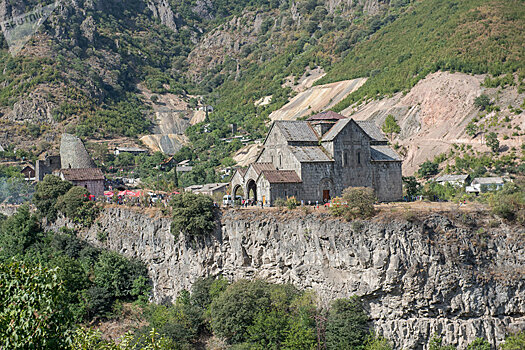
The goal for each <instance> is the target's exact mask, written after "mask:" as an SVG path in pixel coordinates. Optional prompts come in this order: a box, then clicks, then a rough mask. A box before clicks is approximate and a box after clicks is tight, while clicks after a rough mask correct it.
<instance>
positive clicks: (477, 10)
mask: <svg viewBox="0 0 525 350" xmlns="http://www.w3.org/2000/svg"><path fill="white" fill-rule="evenodd" d="M524 31H525V1H522V0H464V1H455V0H446V1H443V0H427V1H420V2H417V3H415V4H413V5H412V6H411V8H410V9H409V10H408V11H406V12H405V13H404V15H403V16H401V17H400V18H398V19H397V20H396V21H394V22H392V23H391V24H389V25H387V26H385V27H384V28H383V29H381V30H380V31H378V32H377V33H376V34H374V35H373V36H372V37H371V38H370V39H369V40H367V41H366V42H364V43H362V44H359V45H357V46H356V47H355V48H354V50H352V51H351V52H349V54H348V55H347V56H346V57H345V59H344V60H343V61H342V62H340V63H336V64H334V65H333V66H332V67H331V69H330V71H329V73H328V74H327V76H326V77H324V78H323V79H322V80H321V81H319V82H318V84H324V83H328V82H333V81H338V80H344V79H350V78H357V77H365V76H366V77H370V79H369V80H368V82H367V83H366V84H365V85H364V86H363V87H362V88H361V89H360V90H359V91H357V92H356V93H354V94H352V95H351V96H349V97H348V98H347V99H346V100H345V101H343V102H341V103H340V104H339V105H338V106H337V107H336V110H338V111H340V110H343V109H344V108H346V107H348V106H349V105H350V104H352V103H354V102H357V101H361V100H363V99H364V98H375V97H378V96H382V95H385V94H391V93H395V92H398V91H406V90H408V89H410V88H411V87H412V86H414V85H415V84H416V83H417V82H418V81H419V80H421V79H423V78H424V77H425V76H426V75H427V74H429V73H430V72H434V71H437V70H447V71H452V72H454V71H459V72H464V73H473V74H480V73H490V74H492V75H495V76H499V75H502V74H505V73H513V72H519V82H518V83H519V84H521V86H523V87H525V83H524V82H523V79H524V78H525V63H524V57H525V47H524V46H523V33H524Z"/></svg>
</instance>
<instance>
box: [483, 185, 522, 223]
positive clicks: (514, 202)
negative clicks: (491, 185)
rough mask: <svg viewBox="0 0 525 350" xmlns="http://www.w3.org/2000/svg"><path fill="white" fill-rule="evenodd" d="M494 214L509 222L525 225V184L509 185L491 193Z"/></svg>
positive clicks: (490, 199) (490, 200) (490, 201)
mask: <svg viewBox="0 0 525 350" xmlns="http://www.w3.org/2000/svg"><path fill="white" fill-rule="evenodd" d="M489 204H490V206H491V208H492V212H493V213H494V214H496V215H498V216H499V217H501V218H503V219H506V220H508V221H511V222H512V221H517V222H518V223H520V224H525V184H524V183H521V182H518V181H517V183H507V184H505V186H504V187H503V189H502V190H500V191H498V192H494V193H491V195H490V197H489Z"/></svg>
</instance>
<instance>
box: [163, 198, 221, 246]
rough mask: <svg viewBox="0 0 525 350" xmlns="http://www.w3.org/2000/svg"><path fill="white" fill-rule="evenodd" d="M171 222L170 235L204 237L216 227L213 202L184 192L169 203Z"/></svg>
mask: <svg viewBox="0 0 525 350" xmlns="http://www.w3.org/2000/svg"><path fill="white" fill-rule="evenodd" d="M171 206H172V208H173V221H172V223H171V233H172V234H174V235H177V234H178V233H179V232H182V233H184V234H188V235H190V236H194V237H195V236H204V235H207V234H210V233H211V232H213V230H214V229H215V227H216V222H215V210H214V207H213V200H212V199H211V198H210V197H208V196H204V195H201V194H193V193H190V192H185V193H183V194H181V195H177V196H175V198H173V199H172V201H171Z"/></svg>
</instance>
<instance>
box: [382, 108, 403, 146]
mask: <svg viewBox="0 0 525 350" xmlns="http://www.w3.org/2000/svg"><path fill="white" fill-rule="evenodd" d="M382 130H383V132H384V133H385V134H389V135H390V140H391V141H392V137H393V135H394V134H399V133H400V132H401V127H400V126H399V124H397V121H396V118H394V116H393V115H392V114H389V115H388V116H387V117H386V119H385V122H384V123H383V127H382Z"/></svg>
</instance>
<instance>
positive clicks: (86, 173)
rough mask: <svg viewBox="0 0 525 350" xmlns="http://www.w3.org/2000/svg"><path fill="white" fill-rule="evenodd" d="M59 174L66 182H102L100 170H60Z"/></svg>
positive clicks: (102, 175) (102, 177)
mask: <svg viewBox="0 0 525 350" xmlns="http://www.w3.org/2000/svg"><path fill="white" fill-rule="evenodd" d="M60 173H61V174H62V175H63V176H64V179H66V180H67V181H100V180H102V181H103V180H104V174H103V173H102V170H100V169H98V168H89V169H62V170H60Z"/></svg>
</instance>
